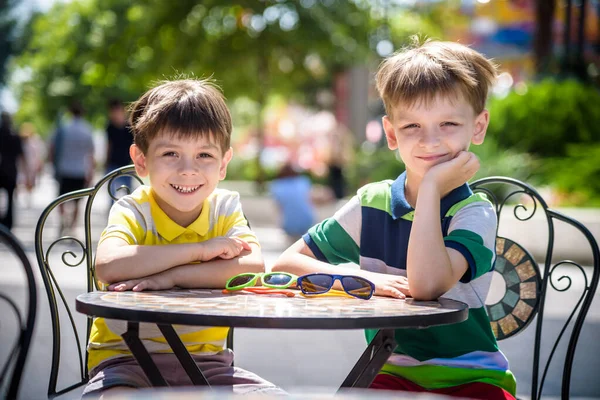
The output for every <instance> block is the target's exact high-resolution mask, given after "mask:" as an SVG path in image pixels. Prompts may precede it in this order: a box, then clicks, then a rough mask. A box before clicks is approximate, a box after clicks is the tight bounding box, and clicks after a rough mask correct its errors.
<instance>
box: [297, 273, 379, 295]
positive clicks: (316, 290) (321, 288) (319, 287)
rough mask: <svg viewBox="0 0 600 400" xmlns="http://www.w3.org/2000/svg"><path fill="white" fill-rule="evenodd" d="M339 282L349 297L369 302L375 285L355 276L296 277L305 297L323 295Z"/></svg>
mask: <svg viewBox="0 0 600 400" xmlns="http://www.w3.org/2000/svg"><path fill="white" fill-rule="evenodd" d="M337 280H339V281H340V283H341V284H342V288H343V289H344V292H346V293H348V294H349V295H350V296H353V297H356V298H359V299H363V300H369V299H370V298H371V297H372V296H373V293H375V285H374V284H373V282H371V281H369V280H368V279H365V278H363V277H360V276H355V275H331V274H321V273H316V274H308V275H302V276H300V277H298V281H297V285H298V287H299V288H300V290H302V293H304V294H305V295H311V294H323V293H326V292H328V291H330V290H331V288H332V287H333V284H334V283H335V281H337Z"/></svg>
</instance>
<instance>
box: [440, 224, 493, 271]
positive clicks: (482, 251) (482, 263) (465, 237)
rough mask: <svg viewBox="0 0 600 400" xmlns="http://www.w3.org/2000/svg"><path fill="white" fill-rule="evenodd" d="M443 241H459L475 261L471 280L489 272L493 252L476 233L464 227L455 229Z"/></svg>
mask: <svg viewBox="0 0 600 400" xmlns="http://www.w3.org/2000/svg"><path fill="white" fill-rule="evenodd" d="M444 242H456V243H459V244H461V245H463V246H465V247H466V249H467V250H468V251H469V253H470V254H471V257H473V260H474V261H475V265H474V267H475V269H476V270H475V271H474V275H473V276H472V278H471V280H473V279H475V278H479V277H480V276H482V275H484V274H485V273H487V272H490V270H491V267H492V259H493V258H494V253H492V251H491V250H490V249H488V248H487V247H485V245H484V244H483V239H482V238H481V236H479V235H478V234H476V233H474V232H472V231H468V230H466V229H455V230H453V231H451V232H450V233H449V234H448V236H446V237H444Z"/></svg>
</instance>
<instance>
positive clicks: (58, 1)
mask: <svg viewBox="0 0 600 400" xmlns="http://www.w3.org/2000/svg"><path fill="white" fill-rule="evenodd" d="M599 13H600V2H599V1H597V0H569V1H567V0H462V1H461V0H448V1H435V0H428V1H425V0H294V1H291V0H264V1H263V0H236V1H228V0H212V1H201V2H200V1H192V0H181V1H176V2H166V1H162V0H0V88H1V96H0V99H1V103H0V105H1V106H0V108H2V110H6V111H9V112H10V113H13V114H14V122H15V127H17V128H18V127H19V126H20V125H22V124H23V123H30V124H33V127H34V129H35V130H36V131H37V132H38V133H39V134H40V136H41V137H42V138H46V139H47V138H48V137H50V135H51V134H52V132H53V131H54V130H55V129H56V123H57V119H58V118H59V116H60V115H62V113H63V111H64V110H65V109H66V107H67V105H68V104H70V102H72V101H73V100H77V101H80V102H81V103H82V104H83V106H84V108H85V109H86V111H87V114H86V118H87V119H88V120H89V121H90V123H91V124H92V125H93V126H94V127H95V128H96V129H97V132H96V135H95V139H96V142H97V144H98V146H96V147H97V149H96V153H97V155H98V157H97V158H98V160H99V163H98V168H99V169H100V168H101V165H102V163H103V159H102V158H103V157H104V154H105V151H103V150H101V149H102V146H103V144H104V142H105V140H106V139H105V133H104V128H105V126H106V124H107V116H108V111H107V102H108V101H109V99H114V98H117V99H121V100H122V101H124V102H125V103H127V102H131V101H133V100H135V99H136V98H137V97H139V95H140V94H141V93H143V92H144V91H145V90H146V89H147V88H148V87H149V86H150V85H151V84H152V83H153V82H156V81H158V80H161V79H165V78H174V77H178V76H195V77H201V78H204V77H212V78H213V79H215V80H216V81H217V83H218V84H219V85H220V86H221V87H222V89H223V90H224V93H225V95H226V97H227V99H228V102H229V105H230V107H231V109H232V112H233V119H234V129H235V130H234V134H233V139H234V143H233V146H234V150H235V157H234V161H233V162H232V168H230V169H229V175H228V179H231V180H236V181H238V180H247V181H253V182H258V185H257V189H258V190H259V191H260V190H262V189H264V185H262V183H263V182H265V181H267V180H269V179H271V178H273V177H274V176H275V175H276V174H277V171H278V170H279V169H280V168H281V166H282V165H283V164H284V163H286V162H290V163H292V165H293V166H294V168H295V169H296V170H298V171H300V172H303V173H305V174H306V175H308V176H309V177H310V178H311V180H312V181H313V182H314V183H320V184H324V185H325V186H324V187H327V186H329V187H330V188H331V191H330V192H324V194H323V197H324V198H327V197H338V198H339V197H342V196H344V195H349V194H352V193H353V192H354V191H355V189H356V188H357V187H360V186H361V185H362V184H364V183H365V182H369V181H374V180H380V179H388V178H394V177H395V176H397V175H398V174H399V173H400V172H402V170H403V166H402V164H401V163H399V162H398V160H397V159H396V157H395V155H394V154H393V153H391V152H390V151H388V150H387V148H386V146H385V137H384V135H383V132H382V129H381V124H380V119H381V116H382V114H383V107H382V104H381V102H380V101H379V99H378V98H377V95H376V91H375V89H374V82H373V73H374V71H375V70H376V68H377V66H378V64H379V62H380V61H381V59H382V57H385V56H387V55H390V54H391V53H393V52H394V51H395V50H397V49H399V48H401V47H402V46H403V45H405V44H407V43H408V41H409V37H410V36H411V35H414V34H419V35H421V36H425V37H431V38H436V39H443V40H454V41H459V42H461V43H464V44H468V45H471V46H472V47H474V48H475V49H477V50H479V51H481V52H483V53H484V54H485V55H486V56H488V57H493V58H494V59H495V60H496V62H497V63H498V64H499V65H500V70H501V75H500V79H499V80H498V83H497V85H496V87H495V88H494V91H493V95H492V98H491V100H490V103H489V108H490V111H491V116H492V117H491V124H490V130H489V133H488V136H487V138H486V143H485V145H483V146H481V147H475V148H473V150H474V151H475V152H476V153H477V154H478V155H479V156H480V158H481V160H482V166H483V167H482V169H481V170H480V172H479V173H478V175H477V177H481V176H487V175H492V174H501V175H509V176H513V177H516V178H520V179H524V180H527V181H528V182H530V183H532V184H535V185H538V186H539V185H541V186H543V187H546V188H547V191H548V195H549V196H550V202H551V203H553V204H559V205H579V206H581V205H588V206H590V205H598V204H600V179H597V178H598V176H600V163H598V162H596V161H595V160H597V159H598V158H599V157H600V142H599V139H600V128H599V126H600V106H599V105H600V94H599V92H598V84H599V82H600V78H599V73H600V72H599V62H600V30H599V27H600V19H599V17H598V15H599ZM336 185H337V186H336Z"/></svg>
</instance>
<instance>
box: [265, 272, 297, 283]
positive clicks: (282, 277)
mask: <svg viewBox="0 0 600 400" xmlns="http://www.w3.org/2000/svg"><path fill="white" fill-rule="evenodd" d="M291 280H292V277H291V276H289V275H287V274H281V273H277V272H273V273H271V274H266V275H265V276H263V278H262V281H263V283H265V284H267V285H271V286H287V285H288V284H289V283H290V282H291Z"/></svg>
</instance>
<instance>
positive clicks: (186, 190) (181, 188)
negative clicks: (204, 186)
mask: <svg viewBox="0 0 600 400" xmlns="http://www.w3.org/2000/svg"><path fill="white" fill-rule="evenodd" d="M171 186H173V187H174V188H175V189H176V190H177V191H179V192H182V193H190V192H193V191H194V190H196V189H198V188H199V186H191V187H184V186H179V185H171Z"/></svg>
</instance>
